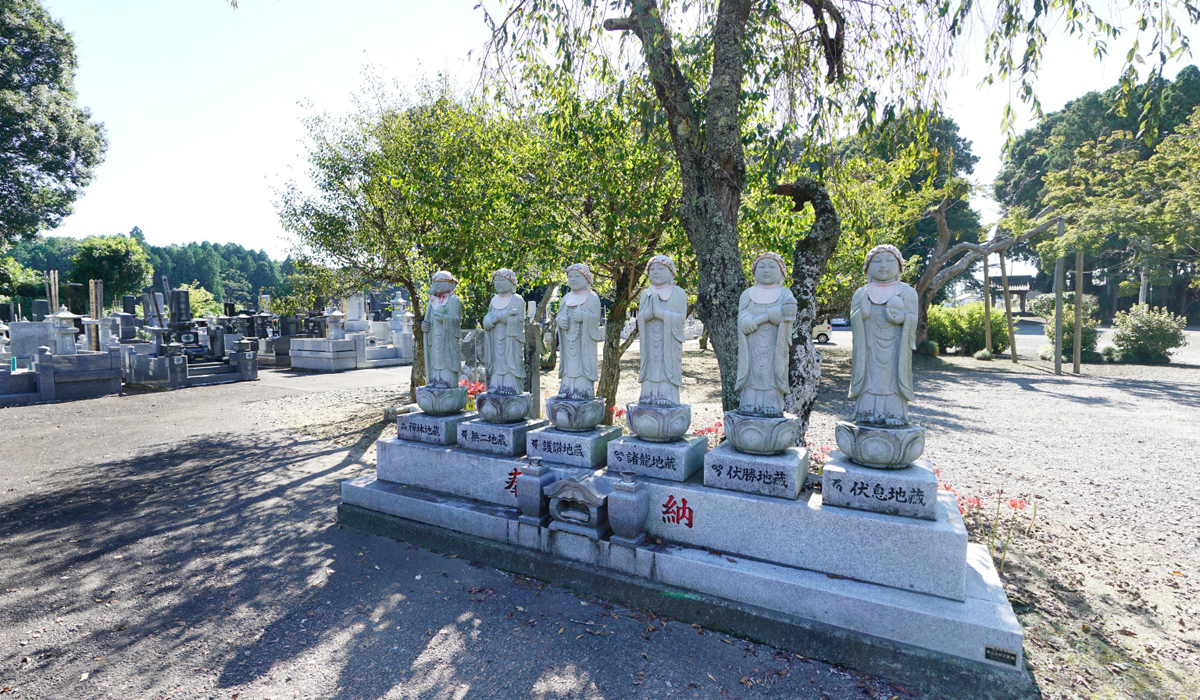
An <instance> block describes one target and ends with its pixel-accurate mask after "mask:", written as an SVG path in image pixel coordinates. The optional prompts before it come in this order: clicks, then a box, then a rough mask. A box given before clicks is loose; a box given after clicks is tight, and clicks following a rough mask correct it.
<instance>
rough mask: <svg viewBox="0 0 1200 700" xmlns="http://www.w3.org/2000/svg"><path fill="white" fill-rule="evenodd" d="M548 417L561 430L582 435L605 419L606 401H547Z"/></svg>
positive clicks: (556, 399) (553, 399)
mask: <svg viewBox="0 0 1200 700" xmlns="http://www.w3.org/2000/svg"><path fill="white" fill-rule="evenodd" d="M546 417H547V418H549V419H550V422H551V423H553V424H554V427H555V428H558V429H559V430H566V431H568V432H573V433H582V432H584V431H587V430H591V429H592V428H595V427H596V426H597V425H600V421H601V420H603V419H604V399H591V400H579V399H559V398H551V399H547V400H546Z"/></svg>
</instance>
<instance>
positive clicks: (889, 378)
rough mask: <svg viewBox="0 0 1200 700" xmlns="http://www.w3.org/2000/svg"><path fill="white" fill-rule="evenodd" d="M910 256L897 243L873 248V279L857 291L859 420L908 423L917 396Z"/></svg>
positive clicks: (869, 264)
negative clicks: (906, 274)
mask: <svg viewBox="0 0 1200 700" xmlns="http://www.w3.org/2000/svg"><path fill="white" fill-rule="evenodd" d="M903 270H904V260H903V259H902V258H901V257H900V251H899V250H897V249H896V247H895V246H890V245H882V246H876V247H875V248H873V249H872V250H871V252H869V253H867V259H866V262H865V263H864V265H863V271H864V272H865V273H866V274H867V280H868V281H867V284H866V285H864V286H862V287H860V288H859V290H858V291H857V292H855V293H854V299H853V301H852V302H851V304H850V329H851V331H852V332H853V337H854V357H853V360H852V363H851V375H850V398H852V399H855V406H854V420H855V422H857V423H860V424H866V425H884V426H888V427H899V426H902V425H907V424H908V403H909V402H910V401H912V399H913V376H912V352H913V350H915V349H916V338H917V292H916V290H915V289H913V288H912V287H911V286H909V285H907V284H905V283H904V282H901V281H900V274H901V273H902V272H903Z"/></svg>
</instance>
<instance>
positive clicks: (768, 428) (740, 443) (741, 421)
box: [725, 411, 800, 455]
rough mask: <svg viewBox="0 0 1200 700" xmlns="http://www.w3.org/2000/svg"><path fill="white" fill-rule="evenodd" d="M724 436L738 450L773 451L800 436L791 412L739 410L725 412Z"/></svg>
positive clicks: (768, 452) (760, 452)
mask: <svg viewBox="0 0 1200 700" xmlns="http://www.w3.org/2000/svg"><path fill="white" fill-rule="evenodd" d="M725 437H726V438H728V439H729V441H730V442H731V443H733V446H734V448H736V449H737V451H738V452H747V453H749V454H752V455H775V454H779V453H780V452H783V451H784V450H786V449H787V448H789V447H792V446H794V445H795V444H796V441H797V440H799V439H800V421H799V419H797V418H796V416H793V415H791V414H788V413H785V414H783V415H781V416H754V415H749V414H746V413H742V412H740V411H727V412H726V413H725Z"/></svg>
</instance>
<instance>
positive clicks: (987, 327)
mask: <svg viewBox="0 0 1200 700" xmlns="http://www.w3.org/2000/svg"><path fill="white" fill-rule="evenodd" d="M989 267H991V265H990V263H989V262H988V255H987V253H984V255H983V349H984V350H986V351H988V353H991V351H992V278H991V276H990V274H989V269H988V268H989Z"/></svg>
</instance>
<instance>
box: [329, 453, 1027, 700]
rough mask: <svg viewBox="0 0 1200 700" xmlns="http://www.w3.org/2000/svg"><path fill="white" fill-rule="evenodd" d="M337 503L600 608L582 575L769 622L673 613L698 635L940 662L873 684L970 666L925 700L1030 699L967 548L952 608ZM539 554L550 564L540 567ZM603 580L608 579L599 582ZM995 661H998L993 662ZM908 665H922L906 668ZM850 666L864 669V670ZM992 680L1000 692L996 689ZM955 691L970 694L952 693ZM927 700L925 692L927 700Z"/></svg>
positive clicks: (993, 595)
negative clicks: (903, 654)
mask: <svg viewBox="0 0 1200 700" xmlns="http://www.w3.org/2000/svg"><path fill="white" fill-rule="evenodd" d="M342 496H343V505H342V506H341V507H340V508H339V519H340V520H342V521H343V522H346V523H347V524H350V525H352V526H355V527H361V528H365V529H368V530H369V531H373V532H377V534H390V535H391V536H399V537H403V538H404V539H408V541H413V542H415V543H418V544H421V545H422V546H434V544H433V543H431V542H429V541H426V540H414V539H409V538H410V537H412V536H413V535H414V534H416V535H429V534H436V533H431V532H430V531H428V530H421V529H420V528H421V524H423V523H426V524H430V525H436V526H437V527H440V528H444V529H446V530H448V531H452V532H454V533H463V534H467V535H471V536H474V537H479V538H483V539H485V540H490V541H491V542H492V544H491V545H487V544H486V543H485V542H471V541H463V540H457V541H455V542H456V544H457V545H458V546H457V547H456V548H454V551H456V552H459V553H463V554H464V555H465V556H470V557H471V558H472V559H474V560H477V561H482V562H484V563H488V564H491V565H493V566H499V567H500V568H510V565H507V564H504V563H501V561H507V562H511V567H512V568H511V570H520V571H522V572H528V571H536V574H535V575H536V576H537V577H538V578H542V579H543V580H552V581H553V582H555V583H562V584H565V585H568V586H574V587H580V586H582V587H583V589H584V590H587V591H588V592H590V593H593V594H596V595H604V596H605V597H609V598H617V597H616V596H613V595H612V593H611V592H603V591H602V590H600V589H599V588H598V587H597V586H596V585H594V583H593V582H591V581H585V580H582V579H580V578H579V575H580V574H579V571H588V572H594V573H595V574H596V575H597V576H599V577H604V576H617V575H621V576H633V577H634V578H636V579H638V580H640V581H641V582H640V583H638V582H637V581H634V582H633V584H634V585H637V586H650V587H652V586H654V585H655V584H661V585H668V586H671V587H673V588H674V589H675V590H677V591H680V592H689V593H688V594H685V595H680V594H679V593H676V594H674V595H663V594H662V592H661V591H655V592H653V593H652V594H651V595H650V596H649V598H648V599H645V600H643V602H641V605H642V606H645V607H650V608H651V609H658V610H659V611H662V609H661V608H656V607H655V606H657V605H663V604H665V605H672V604H678V603H679V601H686V600H691V601H703V600H705V598H704V596H713V597H714V598H715V599H716V601H714V602H719V601H730V602H733V603H738V604H742V605H748V606H752V608H753V609H754V613H753V614H754V615H756V616H758V617H759V618H760V619H762V618H764V617H765V622H767V624H765V625H763V626H761V627H760V626H758V625H750V626H746V627H740V626H736V627H734V628H733V629H730V627H729V626H728V625H729V623H730V622H731V621H734V620H744V619H745V618H743V617H741V615H742V613H743V612H744V611H745V610H746V608H734V609H729V608H725V609H723V610H718V611H715V614H714V615H712V616H711V617H708V618H704V617H698V618H689V616H688V615H687V614H680V612H679V610H678V609H676V611H675V612H674V614H673V615H672V616H673V617H675V618H676V619H681V620H683V621H690V619H695V621H696V622H697V623H699V624H701V625H703V626H704V627H706V628H711V629H718V630H724V631H731V632H734V633H741V634H744V635H746V636H750V637H751V638H755V634H756V633H760V631H762V630H768V631H773V632H778V631H780V629H781V623H782V625H783V626H785V627H791V628H793V629H795V626H796V625H799V629H798V630H797V631H798V632H799V633H798V634H793V635H789V636H788V637H782V638H781V637H768V638H766V639H763V638H758V639H756V641H762V642H764V643H772V644H776V645H778V646H783V647H784V648H789V643H791V644H796V643H801V644H804V643H807V642H808V641H809V640H812V638H813V632H814V631H816V632H818V633H821V634H828V633H829V632H830V631H831V630H829V629H824V628H823V627H821V626H829V627H831V628H833V630H840V634H835V635H834V637H835V638H836V639H838V640H840V641H841V642H842V644H846V643H849V644H852V645H854V644H865V645H867V646H868V647H872V646H874V645H877V644H878V643H879V642H880V640H884V641H886V642H889V643H894V644H899V645H904V647H908V648H911V649H912V650H923V651H924V652H930V653H932V654H935V655H938V656H934V657H926V658H924V659H921V658H920V657H919V656H918V657H911V656H910V657H909V658H910V663H895V661H892V662H889V663H888V664H886V665H885V666H882V667H881V668H880V669H879V670H876V671H875V673H877V674H880V672H881V670H886V669H890V673H883V674H882V675H885V676H890V677H892V678H895V676H894V675H891V674H894V673H898V672H912V671H919V669H923V668H926V667H927V666H929V664H930V662H934V663H935V664H944V663H945V662H946V658H942V655H944V656H945V657H952V658H954V659H961V660H963V661H964V662H967V663H969V665H970V668H971V669H973V671H972V672H970V673H966V674H963V675H962V678H961V680H960V679H959V678H957V677H956V676H957V675H958V674H949V675H947V673H946V672H945V671H944V670H942V669H944V667H941V668H939V672H938V673H933V674H930V675H929V677H930V678H931V679H933V680H935V681H937V680H941V681H943V682H950V683H951V685H950V686H948V687H947V688H946V691H945V694H942V693H934V694H935V695H936V696H938V697H972V698H1024V697H1036V695H1026V694H1024V693H1025V691H1019V688H1020V687H1022V686H1021V684H1022V683H1024V684H1025V685H1026V686H1028V682H1029V679H1028V677H1027V676H1023V675H1022V674H1024V663H1023V659H1022V632H1021V627H1020V623H1019V622H1018V620H1017V618H1016V616H1015V615H1014V614H1013V611H1012V608H1011V606H1010V605H1009V603H1008V600H1007V598H1006V596H1005V594H1004V589H1003V586H1002V585H1001V583H1000V580H999V577H998V576H997V575H996V572H995V569H994V568H993V566H992V562H991V559H990V557H988V555H987V552H986V549H984V548H983V547H982V546H981V545H971V547H970V549H969V550H968V551H965V552H964V555H965V556H964V564H965V565H966V566H967V575H966V577H965V580H966V582H967V587H966V589H965V591H964V596H963V598H962V600H961V601H951V600H946V599H943V598H938V597H935V596H928V595H922V594H919V593H914V592H909V591H902V590H897V589H894V588H888V587H883V586H877V585H872V584H868V583H862V582H857V581H851V580H847V579H844V578H837V577H830V576H827V575H825V574H822V573H815V572H812V571H805V570H800V569H794V568H790V567H786V566H780V565H777V564H771V563H766V562H761V561H755V560H752V559H745V558H736V559H735V558H733V557H729V556H726V555H725V554H724V553H720V554H718V553H714V552H710V551H705V550H704V549H701V548H695V547H685V546H677V545H669V544H668V545H645V546H642V547H636V548H627V547H613V546H609V545H608V543H607V542H604V541H603V540H601V541H599V542H592V541H588V540H587V538H584V537H580V536H578V535H571V534H569V533H561V532H553V533H550V534H549V536H547V532H546V531H547V529H548V528H538V527H536V526H530V525H525V524H520V523H517V522H516V521H515V516H514V514H513V512H512V511H511V510H510V509H503V508H495V507H489V506H482V505H480V504H476V503H472V502H470V501H465V500H462V499H455V498H452V497H447V496H443V495H440V494H431V493H428V492H424V491H421V490H419V489H400V488H399V487H396V486H395V485H392V484H387V483H384V482H380V481H378V480H375V479H373V478H372V477H370V476H365V477H359V478H358V479H355V480H353V481H347V482H344V483H343V484H342ZM364 509H366V510H364ZM372 513H378V514H387V515H372ZM389 516H396V517H397V518H401V519H405V520H406V521H407V522H409V523H411V524H410V525H405V523H404V522H395V521H388V520H386V518H388V517H389ZM487 521H493V522H494V525H487V524H486V523H487ZM451 539H452V538H451ZM510 547H511V548H514V549H511V550H510V554H511V556H510V557H508V558H505V559H503V560H502V559H496V558H494V557H492V556H490V555H493V554H495V553H497V552H499V551H502V550H503V549H504V548H510ZM439 548H446V547H444V546H442V547H439ZM546 555H552V557H553V558H549V559H548V558H546ZM563 560H568V561H573V562H577V563H579V564H581V565H582V568H581V569H580V570H579V571H576V572H575V573H574V574H573V575H571V576H567V577H565V578H564V579H562V580H558V579H555V578H554V577H553V575H552V574H551V572H553V571H555V570H556V566H555V562H560V563H561V562H563ZM606 571H607V572H611V573H608V574H606V573H605V572H606ZM548 576H550V578H549V579H547V577H548ZM618 599H619V598H618ZM770 613H774V615H772V614H770ZM802 621H808V622H812V623H816V624H817V625H819V626H818V627H817V628H816V629H815V630H814V629H813V628H811V627H809V628H807V629H805V627H804V624H803V622H802ZM795 650H796V651H798V652H800V653H805V654H806V655H812V656H814V657H816V658H823V659H824V660H826V661H831V662H834V663H843V664H847V665H851V666H856V663H855V662H858V663H870V662H871V661H872V660H875V661H878V660H880V659H881V658H886V657H887V656H888V653H891V652H895V651H896V647H890V646H888V645H885V646H883V647H874V651H873V652H870V653H859V654H854V655H850V656H840V657H839V656H836V655H835V656H832V657H831V656H828V655H825V656H822V655H820V654H817V653H813V648H812V647H801V648H797V649H795ZM825 650H826V654H827V653H828V652H829V651H830V650H831V649H830V648H829V647H825ZM839 650H843V647H842V646H841V645H838V644H835V645H834V646H833V648H832V651H834V652H837V651H839ZM889 650H890V652H889ZM997 650H998V651H999V652H1001V653H1000V654H996V653H995V652H996V651H997ZM902 651H903V649H902ZM1004 652H1007V655H1010V658H1011V661H1010V662H1007V663H1006V662H1004V661H998V660H997V658H1003V657H1004V656H1005V655H1006V654H1005V653H1004ZM913 660H916V661H920V663H912V662H911V661H913ZM857 667H859V668H860V670H869V669H870V667H869V666H868V667H861V666H857ZM993 674H999V675H993ZM1006 674H1011V675H1006ZM981 676H982V677H981ZM997 678H1000V679H1003V680H1004V681H1005V682H1002V683H997V682H996V680H997ZM952 681H953V682H952ZM963 681H966V682H967V683H968V685H967V686H964V685H961V683H963ZM908 682H910V683H911V682H912V681H908ZM976 682H977V683H980V684H981V685H980V692H975V691H974V690H970V692H969V693H968V687H970V688H973V687H974V686H973V685H971V684H973V683H976ZM929 690H932V689H927V690H926V692H929ZM956 693H958V694H956ZM962 693H968V694H966V695H963V694H962Z"/></svg>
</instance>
